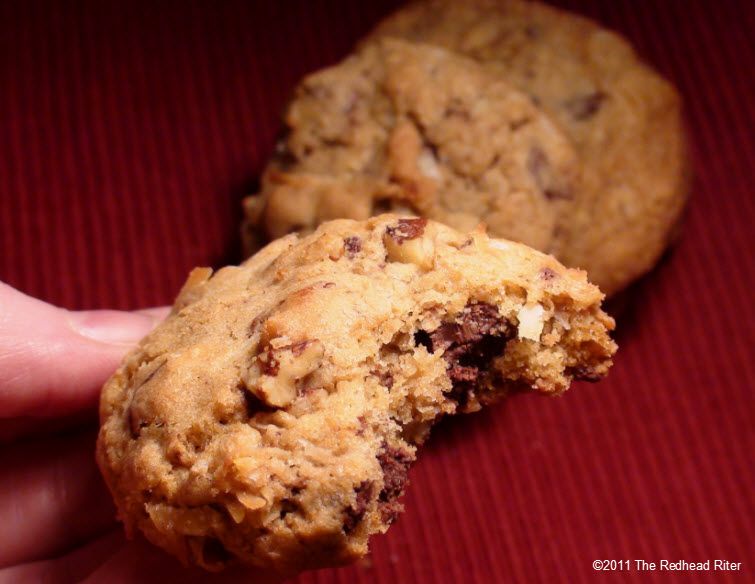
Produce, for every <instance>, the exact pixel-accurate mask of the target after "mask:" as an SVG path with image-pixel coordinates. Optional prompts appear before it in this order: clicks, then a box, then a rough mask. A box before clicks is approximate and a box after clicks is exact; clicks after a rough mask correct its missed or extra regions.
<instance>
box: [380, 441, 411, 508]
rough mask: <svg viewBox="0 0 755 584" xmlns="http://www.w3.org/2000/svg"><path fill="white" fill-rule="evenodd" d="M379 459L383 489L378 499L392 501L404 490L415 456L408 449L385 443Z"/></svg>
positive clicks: (382, 501) (384, 501)
mask: <svg viewBox="0 0 755 584" xmlns="http://www.w3.org/2000/svg"><path fill="white" fill-rule="evenodd" d="M377 459H378V462H379V463H380V468H381V469H382V471H383V489H382V490H381V491H380V494H379V495H378V501H380V502H381V503H392V502H393V501H395V500H396V499H398V498H399V497H400V496H401V494H402V493H403V492H404V485H405V484H406V475H407V473H408V472H409V465H411V463H412V462H413V461H414V456H413V455H412V453H411V452H409V451H408V450H403V449H401V448H397V447H395V446H389V445H388V444H385V443H383V448H382V449H381V450H380V452H379V453H378V455H377Z"/></svg>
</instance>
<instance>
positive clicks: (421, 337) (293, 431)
mask: <svg viewBox="0 0 755 584" xmlns="http://www.w3.org/2000/svg"><path fill="white" fill-rule="evenodd" d="M602 298H603V295H602V294H601V292H600V291H599V290H598V289H597V288H596V287H595V286H593V285H591V284H589V283H588V282H587V280H586V277H585V274H584V273H583V272H580V271H576V270H570V269H566V268H564V267H563V266H561V265H560V264H559V263H558V262H557V261H556V260H554V259H553V258H552V257H550V256H547V255H544V254H541V253H539V252H537V251H534V250H532V249H530V248H528V247H525V246H523V245H519V244H515V243H510V242H508V241H503V240H495V239H491V238H489V237H488V236H487V235H485V234H484V233H483V232H482V231H479V232H474V233H471V234H462V233H459V232H457V231H454V230H452V229H450V228H448V227H445V226H443V225H440V224H438V223H434V222H432V221H427V220H425V219H418V218H399V217H397V216H394V215H382V216H379V217H374V218H372V219H369V220H366V221H351V220H338V221H332V222H329V223H325V224H323V225H321V226H320V227H319V228H318V229H317V230H316V231H315V232H314V233H312V234H311V235H309V236H306V237H303V238H300V237H298V236H296V235H290V236H288V237H285V238H283V239H280V240H277V241H275V242H273V243H271V244H270V245H268V246H267V247H266V248H264V249H263V250H261V251H260V252H259V253H258V254H257V255H255V256H254V257H252V258H251V259H249V260H248V261H246V262H245V263H244V264H242V265H241V266H238V267H227V268H223V269H221V270H219V271H218V272H216V273H215V274H214V275H211V272H210V271H209V270H195V271H194V272H193V273H192V275H191V276H190V277H189V280H188V281H187V283H186V285H185V286H184V289H183V290H182V291H181V293H180V295H179V297H178V299H177V300H176V304H175V306H174V309H173V311H172V313H171V315H170V316H169V317H168V319H167V320H166V321H165V322H164V323H163V324H161V325H160V326H159V327H158V328H157V329H156V330H155V331H154V332H152V333H151V334H150V335H149V336H148V337H146V338H145V339H144V340H143V341H142V342H141V344H140V345H139V346H138V347H137V348H136V349H135V350H134V351H132V352H131V353H130V354H129V355H128V356H127V357H126V359H125V361H124V363H123V364H122V365H121V367H120V368H119V369H118V371H117V372H116V373H115V374H114V375H113V377H112V378H111V379H110V380H109V381H108V382H107V384H106V385H105V387H104V389H103V393H102V401H101V409H100V415H101V429H100V435H99V440H98V447H97V456H98V461H99V464H100V467H101V469H102V472H103V474H104V476H105V479H106V481H107V483H108V485H109V487H110V489H111V491H112V493H113V497H114V499H115V502H116V504H117V506H118V513H119V517H120V519H121V520H122V521H123V522H124V524H125V526H126V529H127V531H129V532H130V533H133V532H134V531H136V530H141V531H142V532H143V533H144V534H145V535H146V536H147V538H148V539H150V540H151V541H152V542H154V543H155V544H157V545H159V546H161V547H163V548H165V549H166V550H168V551H170V552H171V553H173V554H175V555H177V556H178V557H180V558H181V559H182V560H183V561H184V562H188V563H193V564H198V565H200V566H203V567H205V568H207V569H210V570H218V569H222V568H223V567H224V566H226V565H228V564H231V563H239V562H240V563H247V564H251V565H255V566H261V567H266V568H272V569H275V570H278V571H281V572H286V573H291V572H295V571H298V570H302V569H306V568H314V567H320V566H328V565H336V564H342V563H346V562H349V561H352V560H355V559H357V558H359V557H360V556H363V555H364V554H365V553H366V552H367V546H368V541H369V538H370V536H371V535H373V534H375V533H381V532H384V531H386V529H387V528H388V526H389V525H390V524H391V522H392V521H394V520H395V519H396V517H397V515H398V513H399V512H400V511H401V509H402V507H401V504H400V503H399V502H398V499H399V497H400V496H401V494H402V492H403V489H404V486H405V482H406V475H407V470H408V468H409V466H410V465H411V463H412V462H413V461H414V460H415V457H416V454H417V448H418V446H420V445H421V444H422V442H423V441H424V440H425V439H426V437H427V435H428V432H429V430H430V428H431V426H432V425H433V424H434V423H435V422H437V421H438V420H440V419H441V418H442V417H443V416H445V415H449V414H454V413H457V412H470V411H475V410H477V409H479V408H480V407H481V406H482V405H484V404H486V403H489V402H491V401H494V400H496V399H498V398H500V397H502V396H505V395H506V394H507V393H508V392H511V391H521V390H533V391H537V392H541V393H551V394H558V393H561V392H563V391H564V390H566V389H567V388H568V386H569V384H570V382H571V381H572V380H575V379H585V380H588V381H597V380H598V379H600V378H601V377H603V376H604V375H605V374H606V372H607V370H608V368H609V367H610V365H611V356H612V355H613V353H614V352H615V350H616V346H615V344H614V343H613V341H612V340H611V338H610V337H609V331H610V330H611V329H613V326H614V322H613V320H612V319H611V318H610V317H608V316H607V315H606V314H605V313H604V312H603V311H602V310H601V309H600V302H601V300H602Z"/></svg>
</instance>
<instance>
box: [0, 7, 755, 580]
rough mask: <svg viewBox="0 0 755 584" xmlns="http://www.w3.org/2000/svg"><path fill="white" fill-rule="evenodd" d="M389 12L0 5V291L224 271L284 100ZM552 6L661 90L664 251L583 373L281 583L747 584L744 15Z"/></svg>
mask: <svg viewBox="0 0 755 584" xmlns="http://www.w3.org/2000/svg"><path fill="white" fill-rule="evenodd" d="M396 4H397V2H353V1H352V0H318V1H306V0H299V1H287V2H268V1H262V2H243V1H239V2H185V1H180V2H179V1H175V2H159V3H155V2H136V3H135V2H120V3H112V2H91V3H82V2H66V3H62V2H20V1H19V2H2V3H0V245H2V254H0V279H2V280H4V281H6V282H8V283H10V284H12V285H14V286H16V287H18V288H20V289H21V290H24V291H25V292H28V293H30V294H32V295H34V296H38V297H41V298H43V299H45V300H48V301H51V302H54V303H57V304H60V305H63V306H67V307H70V308H95V307H114V308H124V309H127V308H136V307H143V306H148V305H158V304H163V303H169V302H171V300H172V298H173V296H174V294H175V293H176V291H177V290H178V288H179V287H180V285H181V283H182V282H183V280H184V278H185V276H186V274H187V272H188V270H189V269H190V268H191V267H193V266H196V265H214V266H218V265H222V264H224V263H227V262H230V261H235V260H238V259H239V247H240V242H239V237H238V224H239V221H240V207H239V201H240V199H241V197H242V196H243V195H244V194H245V193H247V192H249V191H250V190H251V189H253V188H254V185H255V180H256V179H257V177H258V175H259V172H260V169H261V168H262V166H263V164H264V161H265V158H266V156H268V155H269V154H270V152H271V148H272V143H273V139H274V136H275V133H276V131H277V127H278V115H279V112H280V110H281V108H282V106H283V105H284V103H285V100H286V97H287V95H288V93H289V91H290V90H291V88H292V87H293V85H294V83H295V82H296V80H297V79H298V78H299V77H300V76H301V75H302V74H304V73H305V72H307V71H310V70H313V69H315V68H317V67H319V66H322V65H324V64H328V63H331V62H334V61H336V60H337V59H338V58H340V57H342V56H344V55H345V54H346V53H347V52H348V50H349V49H350V47H351V46H352V45H353V43H354V41H355V40H356V39H357V38H358V37H359V36H360V35H362V34H363V33H365V32H366V31H367V30H368V29H369V28H370V27H371V25H372V24H374V23H375V22H376V20H377V19H378V18H379V17H380V16H381V15H384V14H386V13H387V12H389V11H390V10H391V9H392V8H393V7H394V6H395V5H396ZM563 4H564V5H568V6H569V7H570V8H573V9H575V10H577V11H579V12H582V13H585V14H587V15H590V16H592V17H595V18H598V19H599V20H601V21H602V22H604V23H605V24H607V25H609V26H611V27H613V28H615V29H617V30H619V31H621V32H623V33H625V34H627V35H628V36H629V37H630V38H631V39H632V40H633V41H634V42H635V43H636V45H637V47H638V49H639V50H640V52H641V53H642V54H643V55H645V56H646V57H647V59H648V60H649V61H650V62H652V63H654V64H655V65H656V66H657V67H658V68H659V69H660V70H661V71H662V72H663V73H664V74H666V75H667V76H669V77H670V78H671V79H672V80H673V81H674V82H675V83H676V84H677V85H678V86H679V88H680V89H681V92H682V93H683V95H684V96H685V99H686V104H687V109H688V119H689V126H690V131H691V136H692V139H693V157H694V169H695V177H696V179H695V185H694V198H693V199H692V202H691V205H690V207H689V212H688V214H687V221H686V225H685V229H684V232H683V235H682V238H681V241H680V243H679V245H678V246H677V248H676V250H675V251H674V252H673V253H672V254H670V256H669V257H668V258H667V259H666V260H665V261H664V262H663V265H662V266H661V267H660V268H659V269H658V270H656V272H654V273H653V274H652V275H651V276H650V277H649V278H647V279H646V280H645V281H643V282H642V283H641V284H640V285H638V286H636V287H635V288H634V289H633V290H632V291H631V296H632V304H631V308H630V312H629V313H628V315H627V316H626V317H625V318H624V321H623V322H622V323H621V324H622V326H621V330H620V333H619V339H618V340H619V342H620V345H621V350H620V352H619V355H618V357H617V359H616V365H615V367H614V369H613V371H612V373H611V374H610V376H609V378H608V379H607V380H606V381H604V382H602V383H600V384H598V385H585V384H577V385H576V386H575V387H574V388H573V389H572V390H571V391H570V392H569V393H568V394H567V395H566V397H564V398H562V399H546V398H539V397H535V396H522V397H518V398H515V399H512V400H511V401H509V402H508V403H506V404H503V405H501V406H497V407H493V408H490V409H489V410H487V411H486V412H483V413H480V414H475V415H472V416H468V417H464V418H459V419H453V420H448V421H446V422H444V423H443V424H441V426H440V427H439V428H438V429H437V431H436V432H435V434H434V436H433V437H432V439H431V440H430V443H429V444H428V445H427V447H426V448H425V451H424V456H422V457H421V458H420V461H419V462H418V463H417V464H416V466H415V467H414V468H413V470H412V471H411V473H410V478H411V486H410V488H409V490H408V493H407V495H406V497H405V504H406V513H405V514H404V515H403V516H402V517H401V518H400V520H399V521H398V522H397V523H396V524H395V525H394V526H393V527H392V528H391V530H390V532H389V533H388V535H386V536H383V537H378V538H376V539H375V541H374V544H373V553H372V554H371V558H370V561H369V562H365V563H363V564H361V565H357V566H351V567H346V568H342V569H339V570H324V571H320V572H317V573H309V574H305V575H302V576H301V577H300V578H299V580H298V581H299V582H302V583H304V582H306V583H312V582H320V583H324V582H344V583H345V582H390V583H396V582H422V583H425V582H474V583H488V582H502V581H511V582H558V581H570V582H583V581H585V582H587V581H594V580H596V579H598V578H601V579H603V578H605V579H606V580H610V581H617V582H624V581H629V580H632V581H634V580H637V581H643V582H644V581H651V582H654V581H658V582H667V581H669V580H670V579H673V576H672V575H670V574H668V573H643V574H639V573H638V572H637V571H636V570H634V571H633V573H632V574H626V573H624V574H621V575H616V574H614V575H613V577H612V576H608V575H604V576H602V575H598V574H597V573H596V572H595V571H594V570H593V568H592V563H593V561H594V560H596V559H617V560H618V559H632V560H634V559H646V560H649V561H656V562H657V561H658V560H660V559H670V560H678V559H685V560H692V561H703V560H708V559H711V560H714V559H727V560H733V561H737V562H744V568H743V571H742V572H740V573H739V574H738V575H731V574H725V573H721V572H717V573H710V574H702V575H699V576H697V577H695V578H694V580H695V581H716V582H718V581H722V582H723V581H729V579H731V580H732V581H750V582H752V581H755V553H754V552H755V549H754V547H753V535H754V534H753V531H754V529H753V517H754V516H755V509H754V505H753V494H752V493H753V488H752V483H753V482H754V481H755V468H753V451H755V440H754V434H753V423H754V420H755V416H754V415H753V414H755V411H754V408H753V389H754V387H753V386H754V385H755V381H754V380H755V366H754V365H753V358H752V348H753V346H755V309H753V304H754V303H753V293H752V290H753V289H755V265H754V262H753V258H752V253H753V250H755V236H754V233H755V227H753V221H754V220H755V198H754V197H753V196H752V186H751V182H752V176H753V168H755V145H753V143H752V137H753V136H755V105H754V104H755V98H754V97H753V95H754V91H753V90H754V87H753V70H755V58H754V57H755V44H754V43H753V40H752V32H751V31H752V30H755V11H754V10H753V3H752V2H745V1H742V2H737V1H736V0H717V1H716V2H707V1H705V0H698V1H694V0H663V1H660V0H659V1H652V0H616V1H612V2H601V1H600V0H593V1H590V0H584V1H580V0H574V1H570V2H567V3H563ZM0 309H1V307H0ZM633 567H634V566H633ZM687 576H688V577H689V574H688V575H687Z"/></svg>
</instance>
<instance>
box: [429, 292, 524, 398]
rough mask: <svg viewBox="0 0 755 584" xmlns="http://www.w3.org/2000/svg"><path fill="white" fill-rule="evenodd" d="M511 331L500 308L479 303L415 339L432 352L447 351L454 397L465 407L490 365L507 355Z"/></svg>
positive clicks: (469, 306)
mask: <svg viewBox="0 0 755 584" xmlns="http://www.w3.org/2000/svg"><path fill="white" fill-rule="evenodd" d="M509 328H510V327H509V326H508V324H507V323H506V322H505V321H504V320H503V319H502V318H501V316H500V315H499V313H498V308H496V307H495V306H493V305H492V304H487V303H485V302H479V303H474V304H469V305H467V307H466V308H465V309H464V311H463V312H462V313H461V314H460V315H459V317H458V318H457V321H456V322H446V323H443V324H442V325H440V326H439V327H438V328H437V329H435V330H434V331H433V332H431V333H427V332H426V331H417V333H415V335H414V340H415V343H416V344H418V345H424V346H425V347H427V349H428V351H432V352H435V351H443V358H444V359H445V360H446V362H447V363H448V377H449V378H450V379H451V383H452V384H453V388H452V395H453V396H454V397H455V399H456V401H457V402H458V403H459V405H460V406H462V407H463V406H465V405H466V403H467V402H468V401H469V398H470V397H471V396H472V395H473V393H474V390H475V389H476V387H477V386H478V384H479V383H480V381H481V378H482V377H484V376H486V375H487V372H486V369H487V368H488V366H489V365H490V362H491V361H492V360H493V359H494V358H495V357H497V356H499V355H501V354H502V353H503V350H504V348H505V346H506V342H507V341H508V339H509V337H510V330H509Z"/></svg>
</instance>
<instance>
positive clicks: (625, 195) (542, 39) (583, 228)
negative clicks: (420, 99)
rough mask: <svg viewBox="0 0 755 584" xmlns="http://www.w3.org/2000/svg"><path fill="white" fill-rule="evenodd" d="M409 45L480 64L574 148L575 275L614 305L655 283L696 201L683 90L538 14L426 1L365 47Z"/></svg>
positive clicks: (580, 28)
mask: <svg viewBox="0 0 755 584" xmlns="http://www.w3.org/2000/svg"><path fill="white" fill-rule="evenodd" d="M383 37H401V38H406V39H409V40H412V41H417V42H426V43H431V44H437V45H439V46H443V47H446V48H449V49H452V50H454V51H458V52H460V53H462V54H465V55H467V56H470V57H472V58H474V59H476V60H478V61H480V62H484V63H485V64H487V65H488V66H490V67H491V68H492V69H494V70H497V71H499V73H500V75H501V76H502V77H503V78H505V79H506V80H507V81H509V82H511V83H512V84H513V85H514V86H516V87H517V88H519V89H520V90H522V91H524V92H526V93H527V94H529V95H530V96H532V97H533V98H534V99H535V100H536V101H537V103H539V104H540V105H541V106H542V108H543V109H544V110H545V111H547V112H548V113H549V114H550V115H552V116H553V118H554V119H556V120H557V121H558V122H559V123H560V124H561V126H562V127H563V128H564V129H565V130H566V132H567V134H568V135H569V136H570V137H571V138H572V139H573V141H574V143H575V145H576V148H577V150H578V152H579V155H580V157H581V159H582V161H583V167H584V173H583V183H584V186H583V188H582V189H581V190H580V191H579V196H578V197H577V199H576V201H575V208H574V209H573V210H572V211H570V213H571V214H572V215H571V218H570V220H569V221H568V225H567V230H566V233H565V234H564V237H563V240H562V246H561V247H559V248H558V249H556V250H555V252H556V254H557V255H558V257H559V259H560V260H561V261H563V262H564V263H566V264H567V265H570V266H575V267H581V268H584V269H586V270H587V271H588V273H589V275H590V278H591V280H592V281H594V282H595V283H597V284H598V285H599V286H600V287H601V288H602V289H603V291H604V292H606V293H607V294H612V293H614V292H616V291H618V290H620V289H621V288H623V287H625V286H626V285H627V284H629V283H630V282H631V281H632V280H634V279H636V278H638V277H639V276H641V275H643V274H644V273H645V272H647V271H648V270H649V269H650V268H652V266H653V265H654V264H655V263H656V262H657V260H658V258H659V257H660V255H661V253H662V252H663V250H664V249H665V247H666V246H667V245H668V244H669V242H670V240H671V239H672V238H673V236H674V232H675V229H674V228H675V226H676V225H677V222H678V221H679V218H680V215H681V212H682V210H683V207H684V204H685V201H686V197H687V194H688V187H689V185H688V183H689V176H688V161H687V153H686V148H685V133H684V129H683V123H682V118H681V105H680V99H679V96H678V94H677V93H676V91H675V89H674V88H673V87H672V86H671V84H669V83H668V82H667V81H665V80H664V79H663V78H661V77H660V76H659V75H658V74H657V73H655V72H654V71H653V70H652V69H651V68H650V67H648V66H647V65H645V64H644V63H643V62H642V61H641V60H640V59H639V57H638V56H637V55H636V53H635V52H634V49H633V48H632V46H631V45H630V44H629V42H627V41H626V40H625V39H623V38H622V37H620V36H619V35H618V34H616V33H614V32H611V31H608V30H606V29H604V28H602V27H600V26H599V25H598V24H596V23H594V22H592V21H590V20H588V19H586V18H583V17H580V16H577V15H574V14H571V13H568V12H566V11H563V10H559V9H556V8H551V7H549V6H546V5H544V4H539V3H536V2H524V1H521V0H465V1H464V2H456V1H454V0H427V1H421V2H414V3H412V4H409V5H408V6H406V7H404V8H402V9H400V10H399V11H398V12H396V13H395V14H394V15H392V16H390V17H388V18H387V19H386V20H385V21H384V22H382V23H381V24H380V25H379V26H378V27H377V28H376V29H375V31H373V33H372V34H371V35H370V36H369V37H368V39H367V40H366V41H364V43H369V42H373V41H374V40H375V39H380V38H383Z"/></svg>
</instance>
